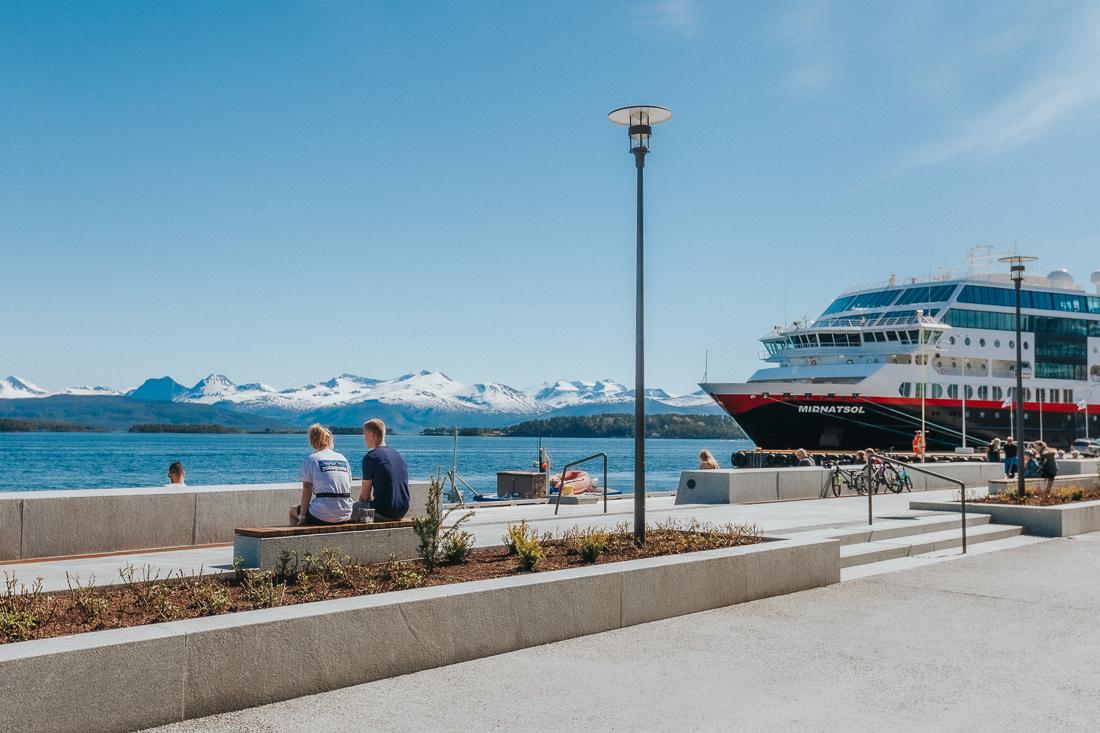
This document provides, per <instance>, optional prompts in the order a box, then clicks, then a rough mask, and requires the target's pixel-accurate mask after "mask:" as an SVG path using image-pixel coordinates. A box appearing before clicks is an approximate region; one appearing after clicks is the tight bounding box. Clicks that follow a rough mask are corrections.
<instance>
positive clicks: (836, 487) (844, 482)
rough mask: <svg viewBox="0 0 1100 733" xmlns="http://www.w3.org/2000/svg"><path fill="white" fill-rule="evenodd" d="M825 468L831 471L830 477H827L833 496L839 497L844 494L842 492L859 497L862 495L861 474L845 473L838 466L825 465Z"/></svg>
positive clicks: (862, 478)
mask: <svg viewBox="0 0 1100 733" xmlns="http://www.w3.org/2000/svg"><path fill="white" fill-rule="evenodd" d="M825 468H831V469H833V473H832V475H831V476H830V477H829V486H830V489H831V490H832V492H833V496H841V495H843V494H844V490H845V489H847V490H848V491H849V492H854V493H856V494H859V495H861V496H862V495H863V493H864V488H863V487H864V477H863V473H862V472H859V471H845V470H844V469H842V468H841V467H840V465H839V464H835V463H826V464H825Z"/></svg>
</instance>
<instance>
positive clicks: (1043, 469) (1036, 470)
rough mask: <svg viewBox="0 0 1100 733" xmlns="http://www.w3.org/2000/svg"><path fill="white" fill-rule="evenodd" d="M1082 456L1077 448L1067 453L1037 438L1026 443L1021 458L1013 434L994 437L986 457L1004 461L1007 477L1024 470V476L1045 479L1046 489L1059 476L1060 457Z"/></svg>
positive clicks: (1051, 485)
mask: <svg viewBox="0 0 1100 733" xmlns="http://www.w3.org/2000/svg"><path fill="white" fill-rule="evenodd" d="M1080 457H1081V454H1080V453H1078V452H1077V451H1075V450H1073V451H1070V452H1069V453H1068V454H1067V453H1066V452H1065V451H1064V450H1055V449H1053V448H1051V447H1050V446H1049V445H1047V444H1046V442H1045V441H1042V440H1036V441H1033V442H1031V443H1026V444H1025V445H1024V451H1023V457H1022V458H1021V454H1020V446H1018V445H1016V440H1015V438H1013V437H1012V436H1011V435H1010V436H1008V437H1007V438H1005V439H1004V440H1003V441H1002V440H1001V439H1000V438H994V439H993V440H992V441H991V442H990V444H989V448H988V449H987V450H986V458H987V459H988V460H989V462H990V463H998V462H1001V461H1003V462H1004V467H1005V477H1006V478H1016V476H1017V474H1018V473H1020V472H1021V471H1022V472H1023V474H1024V478H1041V479H1045V480H1046V485H1045V490H1046V491H1049V490H1050V489H1051V488H1052V487H1053V486H1054V479H1055V477H1057V476H1058V459H1059V458H1072V459H1077V458H1080Z"/></svg>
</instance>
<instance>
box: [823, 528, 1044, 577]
mask: <svg viewBox="0 0 1100 733" xmlns="http://www.w3.org/2000/svg"><path fill="white" fill-rule="evenodd" d="M956 526H957V527H958V528H956V529H947V530H939V531H935V532H924V533H920V534H914V535H907V536H904V537H895V538H891V539H884V540H873V541H871V542H863V543H860V544H852V545H845V546H843V547H841V548H840V567H841V568H850V567H853V566H856V565H865V564H867V563H873V562H883V561H886V560H894V559H896V558H899V557H911V556H913V555H921V554H924V553H928V552H935V551H938V550H945V549H948V548H952V547H959V546H961V545H962V533H961V531H960V530H961V526H959V525H956ZM1022 532H1023V530H1022V529H1021V528H1020V527H1016V526H1014V525H1008V524H989V523H983V524H978V525H974V526H972V525H971V523H970V522H967V532H966V540H967V545H976V544H979V543H981V542H991V541H993V540H1001V539H1005V538H1007V537H1015V536H1017V535H1019V534H1021V533H1022Z"/></svg>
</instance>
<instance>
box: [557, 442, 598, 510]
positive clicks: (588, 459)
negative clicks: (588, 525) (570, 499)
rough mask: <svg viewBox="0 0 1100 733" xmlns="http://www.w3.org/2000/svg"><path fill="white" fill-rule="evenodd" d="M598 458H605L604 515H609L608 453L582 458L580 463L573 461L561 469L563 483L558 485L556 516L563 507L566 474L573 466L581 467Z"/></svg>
mask: <svg viewBox="0 0 1100 733" xmlns="http://www.w3.org/2000/svg"><path fill="white" fill-rule="evenodd" d="M597 458H603V513H604V514H607V454H606V453H593V454H592V455H590V456H588V457H587V458H582V459H580V460H579V461H573V462H572V463H566V464H565V465H564V466H562V469H561V482H560V483H559V484H558V500H557V501H556V502H554V514H555V515H556V514H557V513H558V507H559V506H561V492H562V489H564V488H565V472H566V471H568V470H569V469H570V468H573V466H579V465H581V464H582V463H588V462H589V461H593V460H595V459H597Z"/></svg>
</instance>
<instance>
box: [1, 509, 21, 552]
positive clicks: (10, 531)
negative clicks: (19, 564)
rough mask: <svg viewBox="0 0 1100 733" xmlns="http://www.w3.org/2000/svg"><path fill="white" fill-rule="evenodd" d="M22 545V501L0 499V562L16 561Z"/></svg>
mask: <svg viewBox="0 0 1100 733" xmlns="http://www.w3.org/2000/svg"><path fill="white" fill-rule="evenodd" d="M22 543H23V500H22V499H2V498H0V560H18V559H19V558H20V557H21V553H22Z"/></svg>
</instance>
